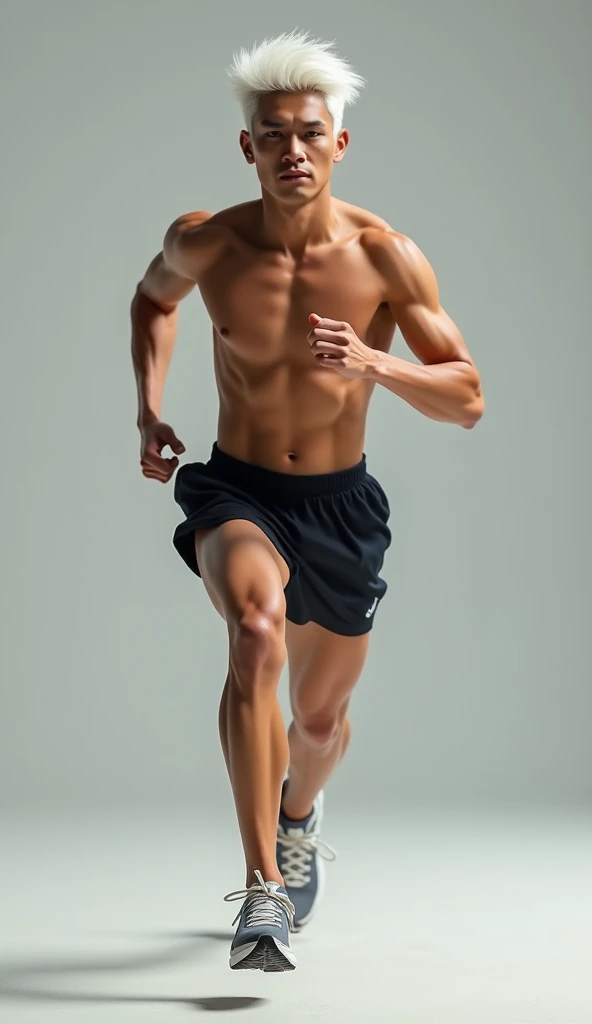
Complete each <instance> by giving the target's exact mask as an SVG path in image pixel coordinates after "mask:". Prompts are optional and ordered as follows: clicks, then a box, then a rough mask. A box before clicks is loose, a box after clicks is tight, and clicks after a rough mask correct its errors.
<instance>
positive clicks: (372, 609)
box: [366, 597, 378, 619]
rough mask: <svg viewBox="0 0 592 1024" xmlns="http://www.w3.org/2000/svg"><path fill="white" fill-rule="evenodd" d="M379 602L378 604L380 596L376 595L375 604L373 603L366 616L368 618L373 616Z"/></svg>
mask: <svg viewBox="0 0 592 1024" xmlns="http://www.w3.org/2000/svg"><path fill="white" fill-rule="evenodd" d="M377 604H378V598H377V597H375V598H374V601H373V604H372V607H371V608H369V609H368V611H367V612H366V618H367V619H369V618H370V616H371V615H372V613H373V612H374V609H375V608H376V605H377Z"/></svg>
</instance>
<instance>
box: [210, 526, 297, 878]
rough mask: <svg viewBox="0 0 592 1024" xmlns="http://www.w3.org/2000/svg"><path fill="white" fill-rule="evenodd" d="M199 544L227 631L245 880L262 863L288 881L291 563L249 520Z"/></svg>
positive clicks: (224, 724) (231, 750) (223, 726)
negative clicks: (284, 701)
mask: <svg viewBox="0 0 592 1024" xmlns="http://www.w3.org/2000/svg"><path fill="white" fill-rule="evenodd" d="M195 543H196V553H197V558H198V562H199V566H200V571H201V574H202V579H203V581H204V585H205V587H206V590H207V593H208V595H209V597H210V599H211V601H212V603H213V604H214V606H215V608H216V609H217V611H218V612H219V613H220V614H221V615H222V616H223V618H224V619H225V620H226V625H227V629H228V640H229V661H228V675H227V677H226V683H225V686H224V691H223V694H222V700H221V703H220V713H219V725H220V738H221V741H222V747H223V751H224V757H225V760H226V766H227V769H228V774H229V777H230V783H231V786H232V791H233V795H234V801H235V805H236V811H237V818H238V824H239V829H240V833H241V837H242V841H243V847H244V851H245V861H246V868H247V881H246V884H247V886H250V885H252V884H253V882H255V881H256V877H255V869H256V868H257V869H259V870H260V871H261V873H262V874H263V877H264V878H265V880H266V881H277V882H280V883H282V884H283V879H282V876H281V874H280V872H279V869H278V866H277V861H276V853H275V849H276V847H275V840H276V830H277V820H278V814H279V806H280V797H281V785H282V780H283V778H284V775H285V771H286V767H287V764H288V759H289V748H288V740H287V736H286V729H285V725H284V721H283V716H282V712H281V708H280V706H279V702H278V699H277V688H278V682H279V678H280V675H281V671H282V668H283V666H284V663H285V660H286V644H285V610H286V603H285V597H284V593H283V591H284V587H285V586H286V584H287V582H288V579H289V569H288V566H287V565H286V562H285V561H284V559H283V558H282V557H281V555H280V554H279V553H278V552H277V550H276V549H275V548H274V546H273V544H272V543H271V541H270V539H269V538H268V537H267V536H266V535H265V534H264V533H263V531H262V530H260V529H259V527H258V526H256V525H255V524H254V523H250V522H248V521H247V520H243V519H235V520H231V521H230V522H227V523H223V524H222V525H221V526H218V527H215V528H213V529H208V530H198V531H196V538H195Z"/></svg>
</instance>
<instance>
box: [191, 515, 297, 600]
mask: <svg viewBox="0 0 592 1024" xmlns="http://www.w3.org/2000/svg"><path fill="white" fill-rule="evenodd" d="M195 551H196V556H197V561H198V564H199V569H200V573H201V577H202V580H203V583H204V586H205V588H206V591H207V594H208V597H209V598H210V600H211V602H212V604H213V605H214V607H215V609H216V611H218V612H219V613H220V615H221V616H222V617H223V618H225V619H227V620H228V619H229V618H236V617H238V616H240V614H241V612H242V611H243V610H244V608H245V606H246V605H247V604H249V603H252V604H255V605H256V606H257V607H258V608H260V609H261V610H263V611H268V612H270V613H272V614H274V616H277V614H278V613H279V612H281V613H282V615H284V614H285V597H284V593H283V591H284V588H285V587H286V585H287V583H288V580H289V578H290V570H289V568H288V566H287V564H286V561H285V559H284V558H282V556H281V555H280V554H279V552H278V551H277V549H276V548H275V547H274V545H273V544H272V542H271V540H270V539H269V537H268V536H267V534H265V533H264V532H263V530H261V529H260V528H259V527H258V526H257V525H256V524H255V523H251V522H250V521H249V520H247V519H231V520H228V521H227V522H225V523H221V524H220V526H214V527H209V528H207V529H203V530H196V531H195Z"/></svg>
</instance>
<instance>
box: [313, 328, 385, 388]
mask: <svg viewBox="0 0 592 1024" xmlns="http://www.w3.org/2000/svg"><path fill="white" fill-rule="evenodd" d="M308 319H309V321H310V323H311V324H312V326H313V330H312V331H311V332H310V334H309V335H308V343H309V345H310V347H311V351H312V354H313V356H314V357H315V359H316V361H317V363H319V365H320V366H323V367H325V368H326V369H329V370H337V371H338V373H340V374H341V375H342V376H343V377H351V378H353V377H367V376H368V374H369V373H370V371H371V368H372V365H373V363H374V361H375V360H376V352H375V351H374V349H371V348H368V346H367V345H364V343H363V342H362V341H360V339H359V338H358V336H357V334H356V332H355V331H354V329H353V327H351V326H350V324H347V323H345V321H343V320H328V319H326V318H325V319H323V317H321V316H317V314H316V313H311V314H310V316H309V318H308Z"/></svg>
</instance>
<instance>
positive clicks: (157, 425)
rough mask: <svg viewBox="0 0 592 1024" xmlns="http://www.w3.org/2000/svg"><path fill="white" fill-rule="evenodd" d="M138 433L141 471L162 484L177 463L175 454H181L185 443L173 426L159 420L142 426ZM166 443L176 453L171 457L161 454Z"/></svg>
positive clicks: (167, 480)
mask: <svg viewBox="0 0 592 1024" xmlns="http://www.w3.org/2000/svg"><path fill="white" fill-rule="evenodd" d="M140 435H141V438H142V444H141V449H140V465H141V467H142V473H143V474H144V476H145V477H148V478H149V479H151V480H160V482H161V483H162V484H166V483H168V482H169V480H170V479H171V477H172V475H173V473H174V472H175V470H176V468H177V466H178V465H179V460H178V458H177V455H182V454H183V452H184V451H185V445H184V444H182V443H181V441H179V438H178V437H177V435H176V434H175V431H174V430H173V428H172V427H170V426H169V425H168V423H162V422H161V421H160V420H156V421H154V422H153V423H147V424H146V425H145V426H142V427H141V428H140ZM166 445H168V446H169V448H170V449H171V451H173V452H175V453H176V454H175V455H174V456H173V458H172V459H164V458H163V457H162V455H161V452H162V449H163V448H164V447H165V446H166Z"/></svg>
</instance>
